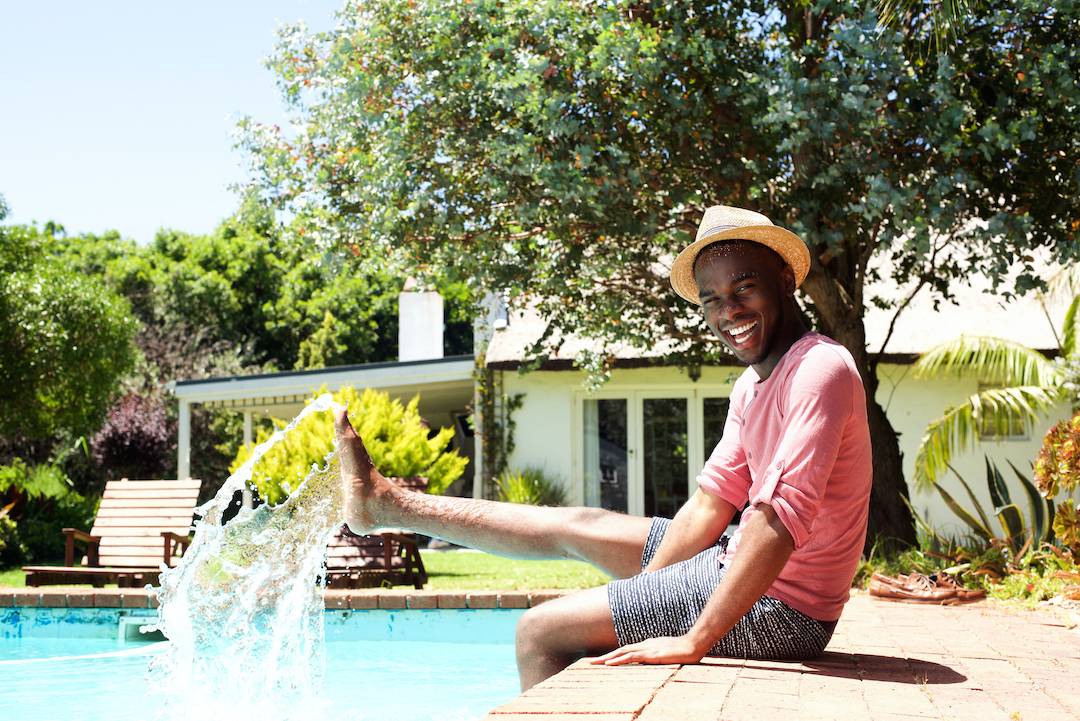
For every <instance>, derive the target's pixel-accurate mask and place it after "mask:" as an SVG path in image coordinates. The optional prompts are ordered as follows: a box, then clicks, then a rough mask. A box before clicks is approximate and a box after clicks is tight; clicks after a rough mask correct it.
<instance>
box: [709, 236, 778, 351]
mask: <svg viewBox="0 0 1080 721" xmlns="http://www.w3.org/2000/svg"><path fill="white" fill-rule="evenodd" d="M694 277H695V278H696V279H697V284H698V291H699V298H700V300H701V304H702V307H703V309H704V313H705V323H706V324H707V325H708V326H709V329H710V330H711V331H712V332H713V333H715V334H716V335H717V337H719V338H720V339H721V340H722V341H723V342H724V345H726V346H727V347H728V348H729V349H730V350H731V352H732V353H733V354H734V355H735V357H736V358H737V359H738V360H740V361H741V362H743V363H746V364H747V365H754V364H756V363H760V362H762V361H763V360H764V359H765V358H766V357H767V356H768V355H769V351H770V349H771V347H772V341H773V338H774V336H775V335H776V331H777V329H778V328H779V327H780V325H781V323H782V321H783V319H784V315H785V313H787V308H788V304H787V303H786V302H785V301H786V297H787V296H789V295H791V294H792V293H794V290H795V277H794V274H793V273H792V272H791V268H789V267H788V266H787V264H786V263H784V262H783V261H782V260H781V259H780V257H779V256H777V255H776V254H775V253H773V252H772V251H771V250H769V249H768V248H766V247H764V246H761V245H759V244H757V243H751V242H746V241H743V242H738V243H736V244H733V245H731V246H728V247H726V248H724V249H722V250H720V251H719V252H717V251H716V249H714V248H707V249H705V250H704V251H702V254H701V256H700V257H699V259H698V261H697V264H696V265H695V267H694Z"/></svg>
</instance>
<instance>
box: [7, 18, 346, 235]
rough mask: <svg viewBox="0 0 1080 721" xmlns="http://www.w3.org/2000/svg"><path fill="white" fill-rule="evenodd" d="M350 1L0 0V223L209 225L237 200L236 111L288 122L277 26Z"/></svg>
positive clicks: (199, 228) (148, 231)
mask: <svg viewBox="0 0 1080 721" xmlns="http://www.w3.org/2000/svg"><path fill="white" fill-rule="evenodd" d="M343 2H344V0H289V1H286V0H264V1H261V2H256V1H254V0H238V1H235V2H233V1H230V0H218V2H207V1H206V0H189V1H188V2H184V3H180V2H161V1H160V0H142V1H140V2H135V1H131V0H125V1H122V2H121V1H118V0H98V1H97V2H79V1H78V0H67V1H59V0H22V1H21V2H14V1H13V0H3V2H0V77H2V78H3V83H2V85H0V195H3V196H4V198H5V200H6V201H7V204H8V206H9V208H10V210H11V213H10V215H9V216H8V217H7V219H6V220H5V221H4V222H5V223H29V222H31V221H37V222H39V223H43V222H45V221H46V220H55V221H57V222H59V223H62V224H63V225H64V226H65V227H66V228H67V230H68V232H69V233H78V232H95V233H99V232H103V231H105V230H108V229H116V230H119V231H120V232H121V234H123V235H124V236H125V237H130V238H134V239H135V240H137V241H139V242H141V243H145V242H148V241H149V240H150V239H151V238H153V235H154V233H155V232H156V231H157V229H158V228H161V227H168V228H176V229H179V230H186V231H189V232H194V233H202V232H208V231H210V230H212V229H213V228H214V226H215V225H217V223H218V222H219V221H220V220H221V219H222V218H224V217H225V216H227V215H228V214H229V213H231V212H232V211H233V210H234V208H235V207H236V202H237V201H236V197H235V195H234V194H233V193H232V192H231V191H230V190H229V189H228V186H229V185H230V184H231V183H235V182H237V181H239V180H241V179H242V178H243V169H242V166H241V155H240V153H239V152H238V151H236V150H234V149H233V148H232V143H233V139H232V131H233V128H234V127H235V122H236V119H238V118H239V117H241V116H243V115H251V116H252V117H254V118H255V119H257V120H263V121H268V122H279V123H280V122H282V121H283V120H284V113H283V107H282V104H281V101H280V99H279V94H278V92H277V88H276V86H275V84H274V77H273V75H272V74H271V73H270V71H269V70H267V69H266V68H264V67H263V61H264V59H265V58H266V57H267V56H268V55H269V54H270V52H271V50H272V49H273V46H274V43H275V40H276V35H275V30H276V28H277V27H279V26H280V25H281V24H282V23H284V22H294V21H298V20H303V21H304V22H306V23H307V25H308V27H309V28H311V29H315V30H325V29H329V28H330V27H332V26H333V22H334V20H333V13H334V11H335V10H336V9H337V8H338V7H340V6H341V5H342V4H343Z"/></svg>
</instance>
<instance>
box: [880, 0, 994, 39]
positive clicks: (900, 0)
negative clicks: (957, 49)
mask: <svg viewBox="0 0 1080 721" xmlns="http://www.w3.org/2000/svg"><path fill="white" fill-rule="evenodd" d="M977 4H978V0H940V1H939V2H930V3H927V2H921V1H920V0H878V3H877V12H878V27H882V28H886V27H891V28H896V27H899V28H901V29H904V30H905V31H909V32H910V29H912V28H919V27H920V26H922V25H923V24H925V23H927V22H928V23H929V24H930V38H931V41H930V42H931V43H932V44H933V45H934V47H935V50H937V51H942V50H946V49H948V48H949V47H951V45H952V42H953V41H954V40H955V39H956V34H957V33H956V29H957V28H959V27H961V26H962V25H963V24H964V22H965V21H966V20H967V18H968V16H969V15H970V14H971V10H972V9H973V8H974V7H975V6H976V5H977Z"/></svg>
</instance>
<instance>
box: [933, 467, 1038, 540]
mask: <svg viewBox="0 0 1080 721" xmlns="http://www.w3.org/2000/svg"><path fill="white" fill-rule="evenodd" d="M985 460H986V485H987V489H988V490H989V492H990V500H991V503H992V504H993V515H994V517H995V519H996V521H997V525H999V526H1000V527H1001V532H1000V533H998V532H997V531H996V530H994V524H993V523H991V521H990V514H989V513H987V511H986V510H985V509H984V508H983V505H982V503H981V502H980V501H979V499H978V497H977V496H976V495H975V493H974V492H973V491H972V490H971V486H969V485H968V483H967V481H966V480H964V478H963V476H961V475H960V474H959V473H957V472H956V469H953V468H951V467H950V470H952V472H953V474H954V475H955V476H956V478H957V479H958V480H959V481H960V484H961V485H962V486H963V488H964V491H965V493H966V494H967V496H968V500H969V501H970V502H971V505H972V507H973V508H974V512H972V511H969V510H968V509H967V508H966V507H965V506H964V505H963V504H962V503H960V502H959V501H957V500H956V499H955V498H954V497H953V496H952V494H950V493H949V492H948V491H946V490H945V489H944V488H942V487H941V485H940V484H935V485H934V488H935V489H936V490H937V492H938V495H940V496H941V498H942V500H943V501H945V505H946V506H948V507H949V510H951V511H952V512H953V513H954V514H955V515H956V517H957V518H959V519H960V520H961V521H963V522H964V523H965V524H966V525H967V526H968V528H970V529H971V531H972V532H973V533H974V534H975V535H976V536H977V537H978V538H979V539H981V540H982V541H983V542H985V543H987V544H989V545H992V546H995V547H1000V548H1002V549H1006V550H1008V551H1009V552H1011V553H1012V554H1014V555H1015V556H1022V555H1023V554H1024V553H1026V552H1028V551H1029V550H1031V549H1034V548H1038V547H1039V546H1040V545H1041V544H1042V543H1044V542H1046V541H1049V540H1050V539H1051V538H1052V537H1053V529H1052V523H1053V518H1054V504H1053V502H1052V501H1049V500H1047V499H1046V498H1043V497H1042V496H1041V495H1040V494H1039V491H1038V489H1037V488H1036V487H1035V485H1034V484H1033V483H1032V482H1031V481H1030V480H1028V478H1027V477H1026V476H1025V475H1024V474H1023V473H1021V472H1020V471H1019V470H1018V469H1017V468H1016V466H1013V465H1012V464H1011V463H1010V464H1009V467H1010V468H1011V469H1012V471H1013V474H1014V475H1015V477H1016V479H1017V481H1018V482H1019V484H1020V487H1021V488H1022V489H1023V490H1024V494H1025V495H1026V496H1027V507H1028V513H1027V514H1025V513H1024V512H1022V511H1021V510H1020V507H1019V506H1018V505H1017V504H1015V503H1014V502H1013V500H1012V496H1011V494H1010V492H1009V484H1008V483H1007V482H1006V481H1005V478H1004V476H1002V474H1001V471H1000V470H999V469H998V467H997V465H996V464H994V463H993V462H991V461H990V459H989V458H986V459H985Z"/></svg>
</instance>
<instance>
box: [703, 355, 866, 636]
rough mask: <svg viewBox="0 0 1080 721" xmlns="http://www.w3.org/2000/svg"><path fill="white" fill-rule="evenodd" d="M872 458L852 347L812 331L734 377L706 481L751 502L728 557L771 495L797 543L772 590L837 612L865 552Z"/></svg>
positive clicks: (795, 602)
mask: <svg viewBox="0 0 1080 721" xmlns="http://www.w3.org/2000/svg"><path fill="white" fill-rule="evenodd" d="M872 475H873V465H872V462H871V457H870V430H869V427H868V426H867V422H866V396H865V394H864V392H863V385H862V381H861V379H860V377H859V372H858V370H857V369H856V368H855V362H854V360H853V359H852V357H851V354H850V353H848V351H847V349H846V348H844V347H843V346H842V345H840V344H839V343H837V342H836V341H834V340H832V339H830V338H826V337H825V336H823V335H820V334H818V333H808V334H807V335H805V336H803V337H802V338H800V339H799V340H798V341H796V342H795V344H794V345H792V346H791V348H790V349H788V352H787V353H785V354H784V356H783V357H782V358H781V359H780V362H779V363H778V364H777V365H776V368H774V369H773V372H772V374H771V375H770V376H769V377H768V378H767V379H765V380H764V381H759V380H758V375H757V373H755V372H754V369H753V368H747V369H746V371H745V372H744V373H743V374H742V375H741V376H740V377H739V380H738V381H736V382H735V388H734V389H733V390H732V393H731V404H730V406H729V411H728V417H727V424H726V425H725V426H724V437H723V438H722V439H721V440H720V443H718V444H717V446H716V449H715V450H714V451H713V452H712V455H711V456H710V457H709V460H708V461H707V462H706V463H705V468H704V469H702V471H701V475H700V476H698V479H697V481H698V486H699V487H700V488H701V489H702V490H704V491H706V492H708V493H711V494H714V495H716V496H719V497H720V498H723V499H724V500H726V501H728V502H729V503H731V504H733V505H734V506H735V507H736V508H742V507H743V505H745V504H747V503H748V502H749V506H748V507H747V509H746V510H745V511H744V512H743V516H742V522H741V523H740V524H739V529H738V531H736V532H735V535H734V537H733V538H732V539H731V542H730V543H729V544H728V549H727V553H726V554H725V555H724V556H723V557H722V558H721V560H722V561H723V562H724V563H728V562H730V561H731V559H732V558H733V557H734V554H735V553H736V551H737V549H738V545H739V536H740V534H741V533H742V530H743V527H744V526H745V525H746V523H747V520H748V519H749V518H750V516H751V514H753V513H755V511H754V510H753V507H754V506H755V505H757V504H760V503H768V504H770V505H771V506H772V507H773V510H775V511H776V515H777V516H778V517H779V518H780V521H781V522H782V523H783V524H784V526H785V527H787V530H788V531H789V532H790V533H791V537H792V538H793V539H794V540H795V550H794V552H793V553H792V554H791V557H790V559H789V560H788V562H787V565H785V566H784V569H783V570H782V571H781V572H780V575H779V577H777V579H776V581H774V582H773V585H772V586H771V587H770V588H769V591H768V594H767V595H769V596H772V597H774V598H778V599H780V600H781V601H783V602H784V603H786V604H788V605H789V606H791V607H792V608H795V609H796V610H798V611H801V612H803V613H805V614H806V615H807V616H810V617H811V618H816V619H818V620H819V621H835V620H836V619H838V618H840V612H841V611H842V610H843V608H844V604H845V603H846V602H847V599H848V593H849V590H850V588H851V580H852V578H854V576H855V568H856V566H857V565H858V562H859V557H860V555H861V554H862V548H863V541H864V539H865V536H866V518H867V513H868V511H869V499H870V484H871V479H872Z"/></svg>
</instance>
